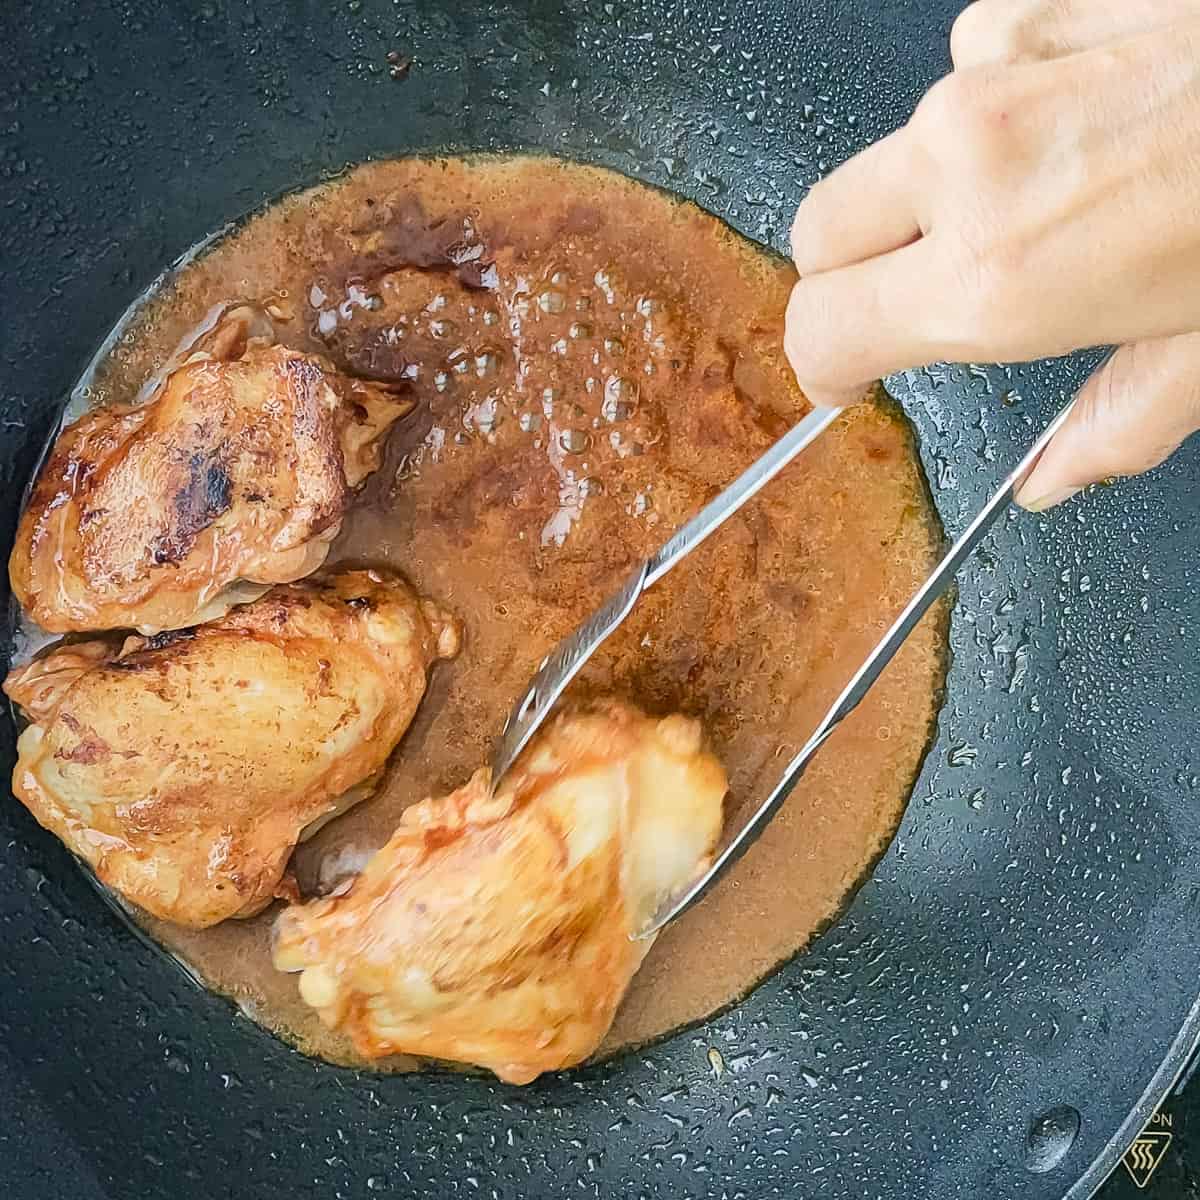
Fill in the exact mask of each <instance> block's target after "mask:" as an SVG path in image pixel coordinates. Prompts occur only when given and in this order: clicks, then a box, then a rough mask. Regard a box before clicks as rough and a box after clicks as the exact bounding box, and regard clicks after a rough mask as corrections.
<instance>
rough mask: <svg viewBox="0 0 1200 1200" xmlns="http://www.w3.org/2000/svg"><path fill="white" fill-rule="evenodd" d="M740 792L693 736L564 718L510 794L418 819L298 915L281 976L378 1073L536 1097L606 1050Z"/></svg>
mask: <svg viewBox="0 0 1200 1200" xmlns="http://www.w3.org/2000/svg"><path fill="white" fill-rule="evenodd" d="M725 789H726V779H725V772H724V770H723V769H722V767H721V765H720V763H719V762H718V761H717V760H716V758H714V757H713V756H712V755H711V754H709V753H707V752H706V751H705V750H704V749H703V748H702V746H701V732H700V726H699V724H698V723H697V722H696V721H693V720H689V719H687V718H685V717H681V716H671V717H667V718H665V719H662V720H656V719H652V718H649V717H646V716H644V715H642V714H641V713H639V712H637V711H635V710H634V709H631V708H628V707H625V706H623V705H619V704H615V703H610V704H608V705H606V706H604V707H602V708H599V709H596V710H593V711H587V712H578V713H574V714H568V715H565V716H561V717H559V718H557V719H556V720H555V721H554V722H553V723H552V724H551V725H549V726H548V727H547V729H546V730H545V731H544V732H543V733H542V734H541V735H540V736H539V738H538V739H537V740H536V741H535V742H534V743H533V745H532V746H531V747H530V749H529V750H528V751H526V753H525V755H524V756H523V757H522V759H521V761H520V762H519V763H518V764H517V766H516V767H515V768H514V769H513V770H512V772H510V774H509V776H508V777H507V778H506V779H505V780H504V782H503V784H502V785H501V788H500V790H499V792H498V794H497V795H496V796H494V797H493V796H491V795H490V794H489V793H490V776H489V773H488V771H487V770H486V769H483V770H480V771H477V772H476V773H475V774H474V775H473V776H472V778H471V780H470V781H469V782H468V783H467V784H466V785H465V786H464V787H461V788H459V790H458V791H456V792H452V793H451V794H450V795H448V796H445V797H443V798H442V799H437V800H426V801H424V802H422V803H421V804H417V805H414V806H413V807H412V808H410V809H408V810H407V811H406V812H405V813H404V816H403V819H402V822H401V825H400V827H399V828H398V829H397V830H396V832H395V833H394V834H393V836H392V838H391V840H390V841H389V842H388V843H387V844H386V845H385V846H384V847H383V848H382V849H381V850H380V851H379V852H378V853H377V854H376V855H375V856H374V857H373V858H372V859H371V860H370V861H369V862H368V863H367V865H366V867H365V868H364V870H363V872H362V874H361V875H359V876H358V877H357V878H356V879H355V880H354V881H353V882H352V883H351V884H350V885H349V887H348V890H345V891H344V892H343V894H341V895H334V896H332V897H329V898H326V899H320V900H315V901H312V902H311V903H308V904H304V905H294V906H292V907H290V908H288V909H286V910H285V911H284V912H283V913H282V914H281V915H280V917H279V920H278V922H277V925H276V931H275V939H276V940H275V950H274V958H275V965H276V967H278V968H279V969H280V970H283V971H301V972H302V974H301V975H300V994H301V996H302V998H303V999H304V1000H305V1001H306V1002H307V1003H308V1004H310V1005H312V1006H313V1007H314V1008H316V1009H317V1010H318V1011H319V1014H320V1016H321V1018H322V1020H324V1021H325V1023H326V1024H327V1025H330V1026H333V1027H335V1028H341V1029H343V1030H344V1031H345V1032H346V1033H347V1034H348V1035H349V1036H350V1037H351V1039H352V1040H353V1042H354V1045H355V1047H356V1048H357V1050H358V1051H359V1052H360V1053H361V1054H363V1055H364V1056H365V1057H368V1058H375V1057H380V1056H383V1055H386V1054H390V1053H397V1052H403V1053H409V1054H418V1055H425V1056H429V1057H433V1058H440V1059H449V1060H454V1061H458V1062H467V1063H475V1064H478V1065H480V1066H484V1067H487V1068H489V1069H490V1070H492V1071H494V1072H495V1073H496V1074H497V1075H498V1076H499V1077H500V1078H501V1079H503V1080H506V1081H507V1082H510V1083H528V1082H529V1081H531V1080H532V1079H534V1078H536V1077H537V1076H538V1075H539V1074H541V1073H542V1072H543V1071H551V1070H556V1069H559V1068H562V1067H568V1066H571V1065H573V1064H575V1063H578V1062H580V1061H582V1060H583V1059H585V1058H587V1056H588V1055H589V1054H591V1053H592V1052H593V1051H594V1050H595V1049H596V1047H597V1046H598V1045H599V1044H600V1041H601V1039H602V1038H603V1037H604V1034H605V1033H606V1032H607V1031H608V1028H609V1026H610V1025H611V1024H612V1020H613V1016H614V1014H615V1012H616V1010H617V1006H618V1004H620V1002H621V998H622V997H623V996H624V994H625V989H626V988H627V987H628V985H629V981H630V980H631V979H632V977H633V974H634V972H635V971H636V970H637V969H638V967H639V966H640V965H641V961H642V958H643V957H644V955H645V953H646V951H647V949H648V948H649V943H648V942H633V941H631V940H630V938H629V934H630V932H631V931H632V930H634V929H635V928H637V927H639V926H640V924H641V923H642V922H643V920H644V919H645V918H647V917H648V916H649V915H651V913H652V912H653V911H654V910H655V908H656V907H657V904H658V903H659V902H660V900H661V899H662V898H664V897H665V895H666V894H667V893H669V892H671V891H673V890H675V889H676V888H678V887H680V886H682V885H683V884H685V883H687V882H688V881H689V880H691V879H692V878H693V877H694V876H695V874H696V873H697V871H699V870H700V869H701V867H702V866H703V865H704V864H705V863H706V862H707V860H708V857H709V855H710V854H711V853H712V850H713V847H714V846H715V844H716V840H717V837H718V835H719V833H720V828H721V815H722V801H723V798H724V795H725Z"/></svg>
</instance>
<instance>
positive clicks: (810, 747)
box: [626, 399, 1075, 939]
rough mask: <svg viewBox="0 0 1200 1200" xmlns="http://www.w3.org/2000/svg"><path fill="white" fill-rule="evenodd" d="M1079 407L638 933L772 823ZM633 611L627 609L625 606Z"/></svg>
mask: <svg viewBox="0 0 1200 1200" xmlns="http://www.w3.org/2000/svg"><path fill="white" fill-rule="evenodd" d="M1074 407H1075V400H1074V399H1072V400H1070V401H1069V402H1068V403H1067V404H1066V405H1065V406H1064V407H1063V408H1062V410H1061V411H1060V412H1059V413H1058V415H1057V416H1056V417H1055V418H1054V420H1053V421H1051V422H1050V424H1049V425H1048V426H1047V427H1046V429H1045V431H1044V432H1043V433H1042V436H1041V437H1039V438H1038V439H1037V441H1036V442H1034V443H1033V445H1032V447H1030V449H1029V452H1028V453H1027V454H1026V455H1025V457H1024V458H1022V459H1021V461H1020V462H1019V463H1018V464H1017V465H1016V467H1014V468H1013V470H1012V472H1011V473H1010V474H1009V476H1008V478H1007V479H1005V481H1004V483H1003V484H1001V486H1000V487H999V489H998V490H997V491H996V492H994V493H993V494H992V496H991V497H990V499H989V500H988V502H987V503H986V504H985V505H984V506H983V508H982V509H981V510H980V511H979V513H978V515H977V516H976V517H975V519H974V520H973V521H972V522H971V523H970V524H969V525H968V526H967V527H966V529H964V530H963V531H962V533H961V534H959V536H958V538H957V539H956V540H955V542H954V544H953V545H952V546H951V547H950V549H949V550H948V551H947V552H946V556H945V557H944V558H943V559H942V561H941V562H940V563H938V565H937V566H936V567H935V568H934V569H933V573H932V574H931V575H930V576H929V578H928V579H926V580H925V582H924V583H923V584H922V585H921V586H920V588H918V589H917V592H916V594H915V595H914V596H913V598H912V599H911V600H910V601H909V602H908V604H907V605H906V606H905V608H904V611H903V612H901V614H900V615H899V616H898V617H897V618H896V620H895V622H894V623H893V624H892V627H891V628H890V629H889V630H888V631H887V633H885V634H884V635H883V638H882V640H881V641H880V642H879V644H878V645H877V646H876V647H875V649H874V650H872V651H871V653H870V654H868V655H867V658H866V661H865V662H864V663H863V664H862V666H861V667H859V668H858V670H857V671H856V672H855V673H854V675H853V677H852V678H851V680H850V682H849V683H848V684H846V687H845V690H844V691H843V692H842V694H841V695H840V696H839V697H838V698H837V699H836V700H835V701H834V702H833V707H832V708H830V710H829V712H827V713H826V714H825V716H824V718H823V719H822V720H821V722H820V724H819V725H818V726H817V728H816V730H815V731H814V732H813V734H812V736H811V737H810V738H809V739H808V741H807V742H806V743H805V744H804V746H803V748H802V749H801V750H800V752H799V753H798V754H797V755H796V757H795V758H793V759H792V761H791V762H790V763H788V765H787V768H786V769H785V771H784V773H783V777H782V778H781V779H780V780H779V782H778V783H777V784H776V785H775V788H774V790H773V791H772V792H771V794H770V795H769V796H768V797H767V798H766V799H765V800H764V801H763V802H762V803H761V804H760V805H759V806H758V808H757V809H755V810H754V812H752V813H751V814H750V816H749V817H748V818H747V819H746V820H745V821H744V822H743V823H742V826H741V828H740V829H738V830H737V831H736V833H733V834H731V835H727V836H726V838H725V841H724V845H723V846H722V848H721V850H720V851H719V852H718V853H717V855H716V857H715V858H714V859H713V862H712V865H711V866H710V867H709V868H708V870H706V871H705V872H704V873H703V874H702V875H700V876H699V878H697V879H696V880H695V882H693V883H692V884H691V885H689V887H688V888H687V889H686V890H685V891H683V892H681V893H680V894H678V895H676V896H673V897H671V898H670V899H669V900H668V901H667V902H666V903H664V904H663V905H661V906H660V908H659V909H658V911H657V912H656V913H655V914H654V916H653V917H652V918H651V919H650V920H649V921H648V922H647V923H646V924H645V925H644V926H643V927H642V928H641V929H639V930H638V931H637V932H636V933H635V934H634V937H635V938H639V939H640V938H646V937H650V936H652V935H653V934H655V933H657V932H658V931H659V930H660V929H662V928H663V927H664V926H665V925H668V924H670V922H671V921H673V920H675V918H676V917H678V916H679V915H680V914H681V913H683V912H685V911H686V910H687V909H689V908H691V906H692V905H693V904H695V903H696V901H697V900H699V899H700V898H701V897H702V896H703V895H704V894H705V893H706V892H708V891H709V890H710V889H711V888H712V887H713V886H714V885H715V884H716V883H717V882H718V881H719V880H720V879H721V877H722V876H723V875H724V874H725V872H726V871H728V870H729V868H730V867H732V866H733V864H734V863H735V862H737V860H738V859H739V858H741V857H742V855H743V854H745V853H746V851H747V850H749V849H750V847H751V846H752V845H753V844H754V843H755V841H757V839H758V837H759V836H760V835H761V834H762V832H763V830H764V829H766V827H767V825H768V824H769V823H770V821H771V818H772V817H773V816H774V815H775V814H776V813H777V812H778V811H779V808H780V806H781V805H782V804H783V802H784V801H785V800H786V799H787V798H788V796H790V795H791V793H792V789H793V788H795V786H796V784H797V783H798V782H799V780H800V777H801V776H802V775H803V774H804V770H805V768H806V767H807V766H808V764H809V762H810V761H811V759H812V757H813V755H814V754H816V752H817V751H818V750H819V749H820V748H821V746H822V745H823V744H824V742H825V740H826V738H828V737H829V735H830V734H831V733H833V731H834V730H835V729H836V728H837V727H838V725H840V724H841V722H842V721H843V720H844V719H845V718H846V717H847V716H848V715H849V714H850V713H852V712H853V711H854V710H855V709H856V708H857V707H858V705H859V703H860V701H861V700H862V698H863V697H864V696H865V695H866V694H867V692H869V691H870V690H871V685H872V684H873V683H874V682H875V680H877V679H878V678H879V676H880V674H881V672H882V671H883V669H884V667H886V666H887V665H888V663H889V662H891V661H892V659H893V658H894V657H895V654H896V651H897V650H899V649H900V647H901V646H902V645H903V644H904V641H905V639H906V638H907V637H908V635H909V634H910V633H912V631H913V629H914V628H915V627H916V625H917V622H918V621H920V619H921V618H922V617H923V616H924V615H925V613H926V612H928V611H929V607H930V605H931V604H933V602H934V601H935V600H936V599H937V598H938V597H939V596H941V595H942V593H943V592H945V590H946V589H947V588H948V587H949V586H950V582H951V580H952V579H953V578H954V575H955V573H956V572H957V571H958V568H959V567H961V566H962V564H963V563H964V562H965V561H966V559H967V556H968V555H970V553H971V552H972V551H973V550H974V549H975V548H976V547H977V546H978V545H979V543H980V542H981V541H982V540H983V537H984V535H985V534H986V533H987V531H988V530H989V529H990V528H991V527H992V524H993V522H994V521H995V520H996V518H997V517H998V516H999V515H1000V513H1001V512H1003V511H1004V509H1006V508H1007V507H1008V505H1009V502H1010V501H1011V500H1012V498H1013V495H1014V494H1015V493H1016V490H1017V488H1019V487H1020V486H1021V484H1022V483H1023V482H1024V481H1025V479H1026V478H1027V477H1028V475H1029V473H1030V472H1031V471H1032V470H1033V468H1034V466H1035V465H1036V463H1037V460H1038V458H1039V457H1040V456H1041V453H1042V451H1043V450H1045V448H1046V446H1047V445H1048V444H1049V442H1050V439H1051V438H1052V437H1053V436H1054V435H1055V434H1056V433H1057V432H1058V430H1059V428H1060V427H1061V426H1062V424H1063V422H1064V421H1065V420H1066V419H1067V417H1068V416H1069V414H1070V412H1071V409H1072V408H1074ZM626 611H628V610H626Z"/></svg>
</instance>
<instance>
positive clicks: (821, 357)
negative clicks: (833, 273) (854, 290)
mask: <svg viewBox="0 0 1200 1200" xmlns="http://www.w3.org/2000/svg"><path fill="white" fill-rule="evenodd" d="M830 329H831V324H830V312H829V305H828V304H827V303H825V302H824V301H823V300H822V299H821V289H819V288H812V287H805V286H804V285H803V284H797V285H796V286H795V287H794V288H793V289H792V295H791V298H790V299H789V301H788V307H787V323H786V326H785V329H784V338H783V345H784V350H785V352H786V353H787V357H788V362H789V363H790V364H791V367H792V370H793V371H794V372H795V374H796V378H797V379H798V380H799V381H800V384H801V386H802V387H803V386H809V387H821V386H824V385H828V384H829V383H831V382H832V381H831V379H830V361H829V357H828V354H827V353H826V348H827V347H828V345H829V343H830V338H829V336H828V333H829V330H830Z"/></svg>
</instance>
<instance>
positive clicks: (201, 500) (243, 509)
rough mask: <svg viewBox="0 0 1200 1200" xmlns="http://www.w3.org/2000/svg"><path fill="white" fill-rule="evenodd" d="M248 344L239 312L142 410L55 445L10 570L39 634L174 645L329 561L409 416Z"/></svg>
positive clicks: (328, 370) (384, 400) (393, 398)
mask: <svg viewBox="0 0 1200 1200" xmlns="http://www.w3.org/2000/svg"><path fill="white" fill-rule="evenodd" d="M250 328H251V326H250V321H249V318H248V317H247V316H246V312H245V310H236V311H235V312H234V313H233V314H231V315H230V316H229V317H228V318H227V319H226V320H225V321H224V322H223V323H222V324H221V325H220V326H219V327H218V329H217V330H216V331H215V332H214V333H213V334H212V335H211V336H210V337H209V339H208V342H207V344H206V345H205V346H204V348H201V349H197V350H196V351H195V352H194V353H192V354H190V355H189V356H187V357H186V358H185V359H184V360H183V361H182V362H181V363H180V364H179V365H177V366H176V367H175V368H174V369H173V370H171V371H169V373H168V374H167V375H166V378H165V380H164V381H163V382H162V383H161V384H160V385H159V386H158V388H157V390H156V391H155V393H154V394H153V396H152V398H151V399H150V400H149V401H148V402H147V403H145V404H140V405H132V406H131V405H121V404H112V405H105V406H103V407H100V408H96V409H93V410H92V411H91V412H89V413H87V414H86V415H84V416H83V417H81V418H80V419H79V420H78V421H76V422H75V423H74V424H73V425H70V426H68V427H67V428H66V429H64V430H63V432H62V434H61V435H60V436H59V438H58V441H57V443H56V444H55V446H54V449H53V450H52V452H51V454H50V456H49V458H48V459H47V461H46V464H45V466H44V467H43V469H42V471H41V474H40V475H39V477H38V480H37V483H36V484H35V486H34V489H33V493H32V495H31V497H30V501H29V505H28V507H27V509H26V510H25V513H24V514H23V515H22V517H21V522H20V526H19V528H18V530H17V538H16V543H15V546H14V548H13V553H12V558H11V559H10V563H9V574H10V577H11V579H12V587H13V592H14V594H15V595H16V597H17V599H18V600H20V602H21V603H22V605H24V607H25V609H26V611H27V612H28V613H29V615H30V616H31V617H32V618H33V620H34V621H36V622H37V623H38V624H39V625H41V626H42V628H43V629H47V630H50V631H52V632H55V633H61V632H67V631H69V630H95V629H115V628H128V627H133V628H136V629H138V630H140V631H141V632H142V633H155V632H158V631H159V630H162V629H178V628H182V627H183V626H187V625H193V624H197V623H199V622H201V621H206V620H211V619H212V618H213V617H217V616H220V615H221V614H222V613H224V612H226V611H227V610H228V609H229V608H230V607H231V606H232V605H233V604H236V603H240V602H243V601H245V600H248V599H253V598H254V597H255V596H257V595H261V594H262V592H264V591H265V590H266V586H267V585H270V584H272V583H281V582H287V581H290V580H294V579H300V578H302V577H303V576H305V575H308V574H310V573H311V572H312V571H314V570H315V569H316V568H317V567H319V566H320V565H321V563H322V562H323V561H324V559H325V555H326V553H327V551H328V548H329V542H330V541H331V540H332V539H333V538H334V536H335V535H336V534H337V532H338V529H339V527H340V525H341V520H342V515H343V514H344V512H345V511H346V508H347V505H348V504H349V501H350V499H351V496H352V494H353V492H354V489H355V488H356V487H357V486H358V485H359V484H361V483H362V482H363V480H364V479H365V478H366V477H367V476H368V475H369V474H370V473H371V472H372V471H373V470H375V468H376V467H377V466H378V465H379V459H380V443H381V440H382V438H383V435H384V433H385V432H386V431H387V430H388V428H389V427H390V426H391V425H392V423H393V422H394V421H396V420H397V419H398V418H399V417H402V416H404V415H405V414H406V413H407V412H409V411H410V409H411V408H412V403H411V401H410V400H408V399H406V398H404V397H403V396H402V395H401V394H399V392H398V391H397V390H396V389H395V388H394V387H392V386H389V385H383V384H377V383H366V382H363V381H360V380H354V379H350V378H348V377H346V376H344V375H340V374H338V373H337V371H335V370H334V368H333V366H332V365H331V364H330V363H329V362H328V361H326V360H325V359H323V358H321V357H319V356H317V355H309V354H298V353H296V352H295V351H292V350H287V349H285V348H283V347H282V346H277V345H272V344H271V343H270V340H269V339H267V338H261V337H250V336H249V332H250ZM247 584H251V585H258V586H257V587H247Z"/></svg>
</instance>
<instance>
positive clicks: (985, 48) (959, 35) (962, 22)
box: [950, 0, 1004, 71]
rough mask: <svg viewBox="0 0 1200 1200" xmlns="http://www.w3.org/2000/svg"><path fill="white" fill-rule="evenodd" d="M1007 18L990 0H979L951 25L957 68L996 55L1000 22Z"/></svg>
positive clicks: (983, 60)
mask: <svg viewBox="0 0 1200 1200" xmlns="http://www.w3.org/2000/svg"><path fill="white" fill-rule="evenodd" d="M1003 20H1004V17H1003V10H1001V11H1000V12H999V13H997V11H996V6H995V5H994V4H992V3H990V2H989V0H975V3H974V4H969V5H968V6H967V7H966V8H964V9H963V10H962V12H961V13H959V14H958V16H957V17H956V18H955V20H954V24H953V25H951V26H950V58H951V60H952V61H953V63H954V67H955V69H956V70H959V71H961V70H962V69H963V68H964V67H973V66H976V65H977V64H979V63H981V62H988V61H990V60H991V59H992V58H994V57H995V56H996V40H997V39H996V34H997V24H998V23H1002V22H1003Z"/></svg>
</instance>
